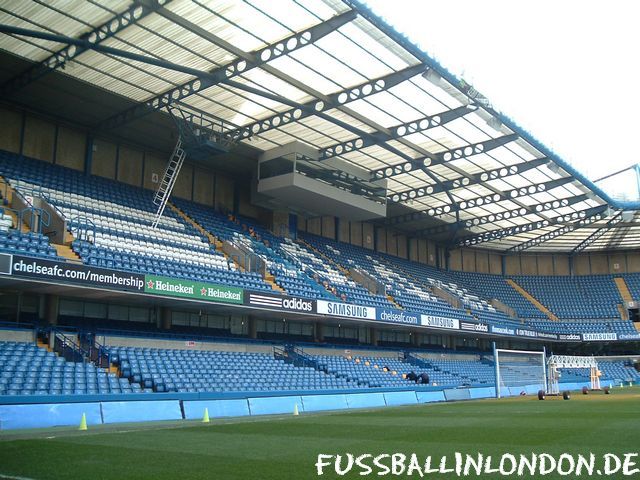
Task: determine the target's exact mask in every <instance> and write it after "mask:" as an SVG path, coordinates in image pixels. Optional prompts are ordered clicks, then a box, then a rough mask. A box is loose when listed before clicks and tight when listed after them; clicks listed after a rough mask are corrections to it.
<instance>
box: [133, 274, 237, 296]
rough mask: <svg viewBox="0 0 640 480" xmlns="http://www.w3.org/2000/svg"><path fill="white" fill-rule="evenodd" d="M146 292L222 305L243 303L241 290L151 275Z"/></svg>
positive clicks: (146, 280) (148, 276)
mask: <svg viewBox="0 0 640 480" xmlns="http://www.w3.org/2000/svg"><path fill="white" fill-rule="evenodd" d="M145 292H149V293H154V294H156V295H168V296H174V297H185V298H195V299H198V300H207V301H213V302H222V303H242V302H243V290H242V289H241V288H236V287H226V286H223V285H213V284H210V283H203V282H192V281H189V280H180V279H175V278H166V277H156V276H151V275H147V276H146V279H145Z"/></svg>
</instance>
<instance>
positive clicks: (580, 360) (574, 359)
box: [547, 355, 601, 395]
mask: <svg viewBox="0 0 640 480" xmlns="http://www.w3.org/2000/svg"><path fill="white" fill-rule="evenodd" d="M561 368H563V369H565V370H567V369H571V368H588V369H589V377H590V380H591V390H600V375H601V372H600V369H599V368H598V361H597V360H596V359H595V357H578V356H573V355H551V356H550V357H549V360H548V361H547V369H548V371H549V374H548V378H549V392H548V393H549V395H559V394H560V372H559V371H558V370H559V369H561Z"/></svg>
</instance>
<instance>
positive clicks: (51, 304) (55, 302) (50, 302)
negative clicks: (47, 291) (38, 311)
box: [44, 295, 60, 325]
mask: <svg viewBox="0 0 640 480" xmlns="http://www.w3.org/2000/svg"><path fill="white" fill-rule="evenodd" d="M59 305H60V298H59V297H58V296H57V295H46V299H45V316H44V319H45V320H46V322H47V325H57V324H58V309H59Z"/></svg>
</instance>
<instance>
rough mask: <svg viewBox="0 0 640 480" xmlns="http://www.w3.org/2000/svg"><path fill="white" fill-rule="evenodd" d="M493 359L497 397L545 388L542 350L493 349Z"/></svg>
mask: <svg viewBox="0 0 640 480" xmlns="http://www.w3.org/2000/svg"><path fill="white" fill-rule="evenodd" d="M494 361H495V368H496V397H497V398H501V397H508V396H513V395H519V394H520V393H521V392H525V393H536V392H537V391H538V390H546V388H547V373H546V359H545V352H544V351H541V352H536V351H527V350H504V349H495V350H494Z"/></svg>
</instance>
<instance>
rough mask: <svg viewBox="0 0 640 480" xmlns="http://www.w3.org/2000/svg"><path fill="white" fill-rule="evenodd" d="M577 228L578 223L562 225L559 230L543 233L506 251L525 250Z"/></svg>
mask: <svg viewBox="0 0 640 480" xmlns="http://www.w3.org/2000/svg"><path fill="white" fill-rule="evenodd" d="M576 228H578V225H576V224H571V225H565V226H564V227H560V228H558V229H557V230H554V231H553V232H547V233H545V234H543V235H540V236H539V237H536V238H532V239H531V240H528V241H526V242H524V243H520V244H518V245H516V246H514V247H511V248H508V249H507V250H506V251H507V252H522V251H524V250H527V249H529V248H531V247H536V246H538V245H540V244H541V243H544V242H547V241H549V240H553V239H554V238H557V237H560V236H562V235H564V234H566V233H570V232H573V231H574V230H575V229H576Z"/></svg>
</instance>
